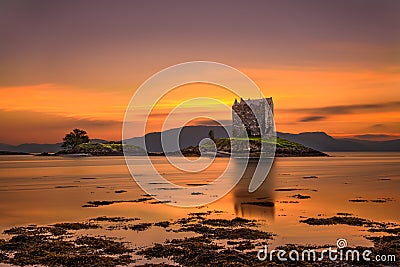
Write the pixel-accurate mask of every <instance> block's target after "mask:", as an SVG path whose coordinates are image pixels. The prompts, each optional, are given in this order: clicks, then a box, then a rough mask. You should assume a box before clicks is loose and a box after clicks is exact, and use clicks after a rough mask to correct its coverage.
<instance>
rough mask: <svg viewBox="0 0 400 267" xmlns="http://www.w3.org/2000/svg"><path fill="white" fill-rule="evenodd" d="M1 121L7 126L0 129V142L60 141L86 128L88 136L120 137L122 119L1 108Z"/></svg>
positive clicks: (113, 138) (109, 138)
mask: <svg viewBox="0 0 400 267" xmlns="http://www.w3.org/2000/svg"><path fill="white" fill-rule="evenodd" d="M0 120H1V122H2V124H3V126H4V128H5V129H6V130H5V131H0V143H8V144H20V143H26V142H29V143H31V142H36V143H53V142H60V141H61V139H62V138H63V137H64V135H65V133H66V132H69V131H70V130H72V129H74V128H81V129H85V130H86V131H87V132H88V134H89V136H90V137H91V138H102V139H107V140H118V139H121V127H122V122H120V121H114V120H93V119H82V118H76V117H65V116H61V115H54V114H48V113H42V112H34V111H28V110H26V111H5V110H1V109H0Z"/></svg>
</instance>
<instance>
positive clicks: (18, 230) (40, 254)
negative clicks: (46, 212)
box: [0, 211, 400, 266]
mask: <svg viewBox="0 0 400 267" xmlns="http://www.w3.org/2000/svg"><path fill="white" fill-rule="evenodd" d="M219 213H221V212H219V211H209V212H199V213H191V214H188V216H187V217H184V218H180V219H178V220H176V221H160V222H156V223H143V222H140V219H139V218H124V217H105V216H104V217H97V218H93V219H90V220H88V221H85V222H75V223H58V224H53V225H47V226H36V225H29V226H26V227H15V228H11V229H8V230H5V231H4V234H7V235H8V236H9V237H10V238H9V239H7V240H0V262H1V263H8V264H13V265H20V266H24V265H36V264H40V265H45V266H117V265H138V264H139V266H173V265H175V266H176V265H177V264H178V265H179V266H398V265H397V263H398V259H400V236H399V233H400V227H399V225H397V224H391V223H381V222H373V221H369V220H366V219H363V218H357V217H352V216H350V215H348V214H339V215H338V216H334V217H329V218H307V219H303V220H301V221H300V222H301V223H307V224H309V225H334V224H335V225H337V224H343V225H350V226H363V227H365V229H366V230H367V232H366V238H368V239H370V240H372V242H373V244H374V246H373V247H371V248H362V247H357V249H358V250H360V251H361V250H363V249H364V250H365V249H369V250H371V251H372V256H371V259H372V262H366V261H363V260H362V259H361V260H360V261H347V262H343V261H331V260H330V259H329V258H328V257H326V256H321V254H320V253H319V252H317V259H319V258H321V260H317V261H312V260H310V261H308V260H307V261H287V262H282V261H280V260H278V258H277V256H276V255H275V254H273V257H272V259H270V258H267V260H265V261H260V260H259V259H258V258H257V252H258V251H259V250H260V248H262V247H264V245H268V243H269V241H270V240H271V239H273V238H274V236H275V235H274V234H273V233H269V232H265V231H260V230H259V229H257V228H258V227H257V226H258V222H257V221H255V220H248V219H244V218H239V217H237V218H234V219H231V220H227V219H220V218H218V215H219ZM151 227H161V228H164V229H165V231H174V232H188V233H191V234H192V235H193V236H192V237H186V238H182V239H173V240H167V241H166V242H165V243H163V244H157V243H156V244H154V245H153V246H150V247H131V246H130V244H129V243H128V242H121V241H119V240H117V239H116V238H110V237H105V236H92V235H87V234H85V231H87V230H90V229H106V230H109V231H115V230H124V231H137V232H143V231H147V230H148V229H150V228H151ZM369 234H371V235H369ZM372 234H374V235H372ZM327 247H328V245H327V246H318V247H316V246H297V245H294V244H287V245H285V246H282V247H279V248H276V249H283V250H285V251H290V250H293V249H296V250H298V251H302V250H305V249H315V250H316V251H320V250H322V249H324V248H327ZM348 249H355V248H344V249H343V251H344V253H345V252H346V250H348ZM382 254H385V255H387V254H391V255H394V256H395V257H396V260H397V261H394V262H393V261H392V262H386V263H378V262H375V261H374V259H375V258H374V255H382ZM139 258H142V259H144V262H143V260H140V262H137V260H138V259H139ZM154 262H157V263H154Z"/></svg>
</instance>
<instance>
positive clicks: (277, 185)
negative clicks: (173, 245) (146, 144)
mask: <svg viewBox="0 0 400 267" xmlns="http://www.w3.org/2000/svg"><path fill="white" fill-rule="evenodd" d="M331 155H333V157H326V158H277V159H275V162H274V165H273V167H272V170H271V172H270V174H269V176H268V179H267V180H266V182H265V183H264V184H263V185H262V187H261V188H260V189H259V190H257V191H256V192H255V193H248V192H247V188H248V183H249V181H250V179H249V176H250V175H251V171H252V168H253V167H254V165H251V166H250V167H249V168H248V172H247V173H246V174H245V177H244V178H243V179H242V180H241V182H240V183H239V184H238V185H237V186H236V187H235V188H234V189H233V190H232V191H231V192H230V193H228V194H227V195H226V196H225V197H223V198H222V199H220V200H218V201H216V202H214V203H212V204H210V205H207V206H205V207H201V208H176V207H172V206H169V205H166V204H150V203H148V202H146V203H118V204H113V205H109V206H102V207H97V208H83V207H82V205H84V204H85V203H86V202H87V201H90V200H134V199H137V198H140V197H142V195H143V194H145V193H144V192H143V191H142V190H141V189H140V188H139V187H138V186H137V185H136V184H135V182H134V181H133V179H132V178H131V177H130V174H129V171H128V169H127V167H126V165H125V161H124V159H123V157H88V158H63V157H34V156H0V214H1V217H0V230H1V231H2V230H4V229H6V228H10V227H13V226H19V225H27V224H51V223H55V222H64V221H71V222H72V221H82V220H86V219H88V218H93V217H97V216H103V215H105V216H126V217H139V218H141V219H142V221H143V222H145V221H149V222H157V221H162V220H171V219H176V218H181V217H185V216H186V215H187V214H188V213H190V212H198V211H203V210H222V211H224V213H222V214H221V215H219V216H220V217H221V216H222V217H225V218H232V217H236V216H240V217H245V218H254V219H258V220H260V221H261V223H262V225H261V228H262V229H264V230H267V231H271V232H274V233H276V234H277V236H276V237H275V239H274V240H273V241H272V242H271V243H272V244H271V246H276V245H280V244H285V243H299V244H335V242H336V239H337V238H346V239H347V240H348V242H349V245H351V246H353V245H370V243H369V241H367V240H366V239H365V238H364V237H363V235H365V234H366V232H365V231H363V229H362V228H359V227H351V226H308V225H306V224H302V223H299V220H300V219H301V218H302V217H318V216H322V217H327V216H333V215H335V214H336V213H338V212H347V213H351V214H353V215H354V216H358V217H362V218H367V219H371V220H376V221H384V222H397V223H400V198H399V189H400V154H399V153H332V154H331ZM138 160H140V158H138ZM152 160H153V163H154V164H155V165H156V167H157V169H158V170H159V171H160V172H161V173H163V175H164V177H165V178H167V179H170V180H172V181H174V182H175V183H177V184H186V183H204V182H210V181H212V180H213V179H215V178H216V176H217V175H218V174H219V173H221V172H222V171H223V170H224V168H226V165H227V162H228V159H227V158H217V159H216V161H215V162H214V163H213V165H212V166H211V167H210V168H209V169H207V171H206V172H204V173H201V174H197V175H189V174H185V173H182V172H181V171H179V170H178V169H176V168H174V167H171V166H170V165H169V164H168V162H167V160H166V159H165V158H162V157H154V158H153V159H152ZM139 167H140V166H139ZM142 167H143V169H144V170H145V167H146V166H142ZM304 176H317V177H318V178H311V179H305V178H303V177H304ZM150 179H151V178H150ZM276 189H278V191H276ZM280 189H297V190H296V191H279V190H280ZM116 190H126V191H127V192H126V193H121V194H117V193H115V191H116ZM295 194H301V195H307V196H310V197H311V198H309V199H296V198H293V197H292V196H293V195H295ZM355 198H362V199H365V200H369V201H368V202H363V203H355V202H349V200H350V199H355ZM261 199H262V200H261ZM378 199H385V200H386V202H384V203H376V202H371V200H378ZM249 201H273V202H274V203H275V207H258V206H252V205H247V204H242V203H243V202H249ZM289 201H298V202H299V203H287V202H289ZM94 232H95V231H94ZM103 234H111V235H113V236H115V235H119V236H121V237H123V238H125V239H126V240H128V241H131V242H132V243H133V245H149V244H151V243H153V242H162V241H164V240H165V239H166V238H170V237H171V236H174V237H180V236H182V235H185V233H167V232H165V231H164V230H163V229H161V230H160V229H153V228H151V229H150V230H148V231H145V232H140V233H135V232H133V231H122V230H121V231H112V232H111V233H110V232H109V231H108V233H103ZM186 235H187V233H186Z"/></svg>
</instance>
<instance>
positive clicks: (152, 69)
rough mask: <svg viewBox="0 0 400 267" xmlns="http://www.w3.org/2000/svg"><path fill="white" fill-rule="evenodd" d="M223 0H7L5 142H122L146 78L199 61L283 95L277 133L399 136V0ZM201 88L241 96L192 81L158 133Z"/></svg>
mask: <svg viewBox="0 0 400 267" xmlns="http://www.w3.org/2000/svg"><path fill="white" fill-rule="evenodd" d="M216 2H217V3H215V2H214V1H197V2H195V1H117V2H113V1H83V2H81V1H65V2H59V1H40V2H39V1H1V3H0V35H1V36H2V37H1V38H2V41H1V45H0V94H1V97H0V118H1V121H2V131H0V143H8V144H20V143H33V142H36V143H53V142H60V141H61V139H62V137H63V136H64V134H65V133H66V132H68V131H70V130H71V129H73V128H76V127H78V128H83V129H85V130H87V131H88V133H89V135H90V137H92V138H102V139H107V140H120V139H121V127H122V121H123V119H124V113H125V109H126V107H127V105H128V103H129V101H130V99H131V97H132V95H133V94H134V92H135V90H136V89H137V88H138V87H139V86H140V84H141V83H143V82H144V81H145V80H146V79H147V78H149V77H150V76H151V75H153V74H154V73H156V72H158V71H160V70H162V69H163V68H166V67H168V66H171V65H175V64H178V63H182V62H187V61H193V60H208V61H216V62H221V63H224V64H227V65H230V66H232V67H235V68H237V69H238V70H240V71H242V72H243V73H245V74H246V75H248V76H249V77H250V78H251V79H253V80H254V82H255V83H256V84H257V85H258V86H259V87H260V88H261V89H262V91H263V93H264V95H265V96H272V97H273V99H274V103H275V123H276V127H277V131H280V132H291V133H299V132H305V131H324V132H326V133H328V134H330V135H332V136H337V137H357V138H372V139H375V140H384V139H395V138H400V123H399V121H400V16H398V14H399V13H400V2H399V1H389V0H384V1H369V0H363V1H355V0H348V1H347V0H346V1H345V0H338V1H309V0H305V1H251V2H247V1H216ZM201 96H208V97H215V98H218V99H220V100H221V101H223V102H224V103H226V104H227V105H232V103H233V100H234V96H233V95H232V94H230V93H229V92H227V91H226V90H224V89H222V88H218V87H216V86H212V85H206V84H194V85H186V86H182V87H180V88H177V89H176V90H175V91H173V92H171V93H170V94H168V95H167V96H166V97H165V98H164V99H162V100H161V101H160V102H159V104H158V105H157V107H156V109H155V110H154V112H153V116H152V119H151V120H152V121H151V122H150V123H149V127H148V131H156V130H159V128H160V126H161V124H162V118H163V114H165V113H166V112H168V111H169V110H171V109H172V108H173V107H175V106H176V105H178V104H179V103H181V102H182V101H185V100H187V99H191V98H193V97H201ZM244 97H245V96H244ZM202 105H204V106H202V108H203V109H204V107H205V108H207V109H208V110H209V112H210V113H212V115H213V116H215V117H217V118H218V119H220V120H224V121H226V122H227V123H229V119H230V117H227V116H225V115H223V113H222V112H221V109H220V107H218V106H215V105H213V104H211V103H207V102H204V103H202ZM138 108H140V107H138ZM197 108H199V107H197V106H190V105H188V106H186V107H185V111H186V112H187V113H190V112H197ZM211 111H212V112H211ZM198 115H201V114H198ZM204 115H205V116H208V115H209V114H207V113H205V114H204ZM138 119H140V118H138ZM177 126H179V125H177ZM137 135H138V136H140V135H141V133H138V134H137Z"/></svg>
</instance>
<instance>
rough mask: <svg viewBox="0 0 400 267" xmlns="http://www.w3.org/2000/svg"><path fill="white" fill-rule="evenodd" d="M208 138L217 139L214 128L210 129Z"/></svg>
mask: <svg viewBox="0 0 400 267" xmlns="http://www.w3.org/2000/svg"><path fill="white" fill-rule="evenodd" d="M208 138H210V139H211V140H213V141H215V135H214V130H210V131H209V132H208Z"/></svg>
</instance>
